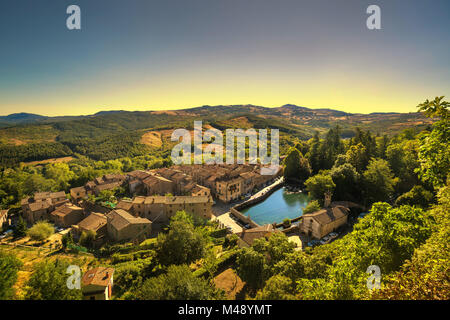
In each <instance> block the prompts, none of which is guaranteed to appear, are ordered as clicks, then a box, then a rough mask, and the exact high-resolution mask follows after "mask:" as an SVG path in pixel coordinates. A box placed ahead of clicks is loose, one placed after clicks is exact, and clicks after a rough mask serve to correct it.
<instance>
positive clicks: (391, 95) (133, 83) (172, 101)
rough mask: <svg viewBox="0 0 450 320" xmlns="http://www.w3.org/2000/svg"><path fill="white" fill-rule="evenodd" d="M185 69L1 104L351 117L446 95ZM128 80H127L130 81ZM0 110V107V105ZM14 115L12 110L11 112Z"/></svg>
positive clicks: (394, 84)
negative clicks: (289, 111) (289, 108)
mask: <svg viewBox="0 0 450 320" xmlns="http://www.w3.org/2000/svg"><path fill="white" fill-rule="evenodd" d="M189 71H192V70H188V71H186V70H185V72H179V73H178V74H165V75H164V76H160V77H158V78H157V79H155V78H145V77H140V76H136V75H135V74H128V75H125V76H124V79H121V80H118V78H117V77H115V75H114V76H108V75H105V74H103V75H101V76H99V78H97V79H89V81H81V80H80V82H79V83H77V84H76V85H74V86H73V84H71V87H65V86H62V85H61V86H59V87H58V86H57V87H53V88H52V90H51V92H49V91H50V90H48V91H47V92H45V91H42V92H38V93H34V94H33V93H30V94H29V95H27V96H25V97H24V98H23V99H22V100H21V101H20V102H15V101H8V100H7V99H6V101H3V105H4V106H8V107H10V108H13V109H14V110H15V111H13V112H32V113H38V114H43V115H48V116H56V115H88V114H93V113H96V112H98V111H105V110H119V109H120V110H129V111H151V110H174V109H186V108H193V107H199V106H203V105H211V106H214V105H246V104H253V105H259V106H263V107H280V106H282V105H284V104H295V105H298V106H302V107H307V108H312V109H314V108H329V109H335V110H340V111H345V112H349V113H372V112H415V111H416V110H417V109H416V106H417V105H418V104H419V103H421V102H423V101H424V100H425V99H427V98H434V97H435V96H436V95H445V92H443V90H444V89H443V88H442V89H441V88H433V89H432V88H427V87H425V86H423V85H421V86H419V85H417V84H415V83H414V82H412V83H411V82H409V83H407V82H405V81H402V79H401V78H398V77H395V76H394V75H389V74H388V75H384V77H381V76H378V77H368V76H367V75H366V74H363V73H362V72H360V73H353V74H349V73H342V72H340V71H339V70H334V71H333V70H330V71H329V72H328V73H326V74H324V73H322V74H320V75H317V76H309V75H307V74H306V73H305V74H298V75H297V74H292V73H291V74H287V75H283V74H282V73H275V72H273V71H270V72H267V71H266V72H261V73H260V74H256V75H249V74H248V73H247V74H244V73H243V74H242V75H239V74H228V73H226V72H218V74H217V76H216V77H213V78H211V75H210V74H209V73H202V72H192V73H190V72H189ZM129 79H131V80H129ZM0 110H1V111H2V113H7V112H4V111H3V110H4V108H3V107H2V106H1V105H0ZM9 113H12V112H9Z"/></svg>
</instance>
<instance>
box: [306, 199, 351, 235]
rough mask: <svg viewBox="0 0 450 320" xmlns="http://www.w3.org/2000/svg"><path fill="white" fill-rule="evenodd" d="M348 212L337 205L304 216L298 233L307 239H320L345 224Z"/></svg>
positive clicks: (347, 209) (348, 210) (345, 208)
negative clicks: (304, 235) (300, 232)
mask: <svg viewBox="0 0 450 320" xmlns="http://www.w3.org/2000/svg"><path fill="white" fill-rule="evenodd" d="M349 212H350V209H349V208H347V207H344V206H339V205H338V206H332V207H328V208H323V209H321V210H319V211H316V212H312V213H307V214H304V215H303V218H302V222H301V223H300V231H302V232H304V233H305V234H307V235H308V236H309V237H313V238H316V239H321V238H322V237H324V236H326V235H327V234H329V233H330V232H333V231H335V230H336V229H337V228H339V227H340V226H342V225H344V224H346V223H347V218H348V214H349Z"/></svg>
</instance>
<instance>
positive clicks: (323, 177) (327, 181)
mask: <svg viewBox="0 0 450 320" xmlns="http://www.w3.org/2000/svg"><path fill="white" fill-rule="evenodd" d="M305 185H306V190H308V193H309V196H310V197H311V198H312V199H315V200H318V201H319V202H320V204H321V205H323V201H324V194H325V193H326V192H333V190H334V188H335V187H336V185H335V184H334V182H333V179H332V178H331V176H330V175H329V173H328V172H326V171H322V172H321V173H318V174H316V175H315V176H312V177H310V178H309V179H308V180H306V182H305Z"/></svg>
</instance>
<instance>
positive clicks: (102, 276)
mask: <svg viewBox="0 0 450 320" xmlns="http://www.w3.org/2000/svg"><path fill="white" fill-rule="evenodd" d="M113 274H114V269H113V268H104V267H97V268H94V269H91V270H88V271H86V273H85V274H84V275H83V277H82V278H81V283H82V285H83V286H89V285H94V286H101V287H107V286H108V284H109V283H110V281H111V277H112V276H113Z"/></svg>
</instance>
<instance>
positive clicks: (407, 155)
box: [386, 140, 419, 192]
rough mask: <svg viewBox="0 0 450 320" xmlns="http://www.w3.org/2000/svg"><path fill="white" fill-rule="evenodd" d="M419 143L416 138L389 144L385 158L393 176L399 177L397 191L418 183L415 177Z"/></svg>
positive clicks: (404, 190)
mask: <svg viewBox="0 0 450 320" xmlns="http://www.w3.org/2000/svg"><path fill="white" fill-rule="evenodd" d="M418 149H419V145H418V143H417V141H416V140H406V141H401V142H399V143H394V144H391V145H389V147H388V148H387V150H386V158H387V161H388V162H389V166H390V167H391V168H392V171H393V172H394V174H395V176H397V177H399V178H400V183H399V184H398V191H399V192H406V191H408V190H410V189H411V188H412V187H413V186H414V185H416V184H418V183H419V179H418V177H417V173H416V171H417V168H418V167H419V162H418V157H417V154H418Z"/></svg>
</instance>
